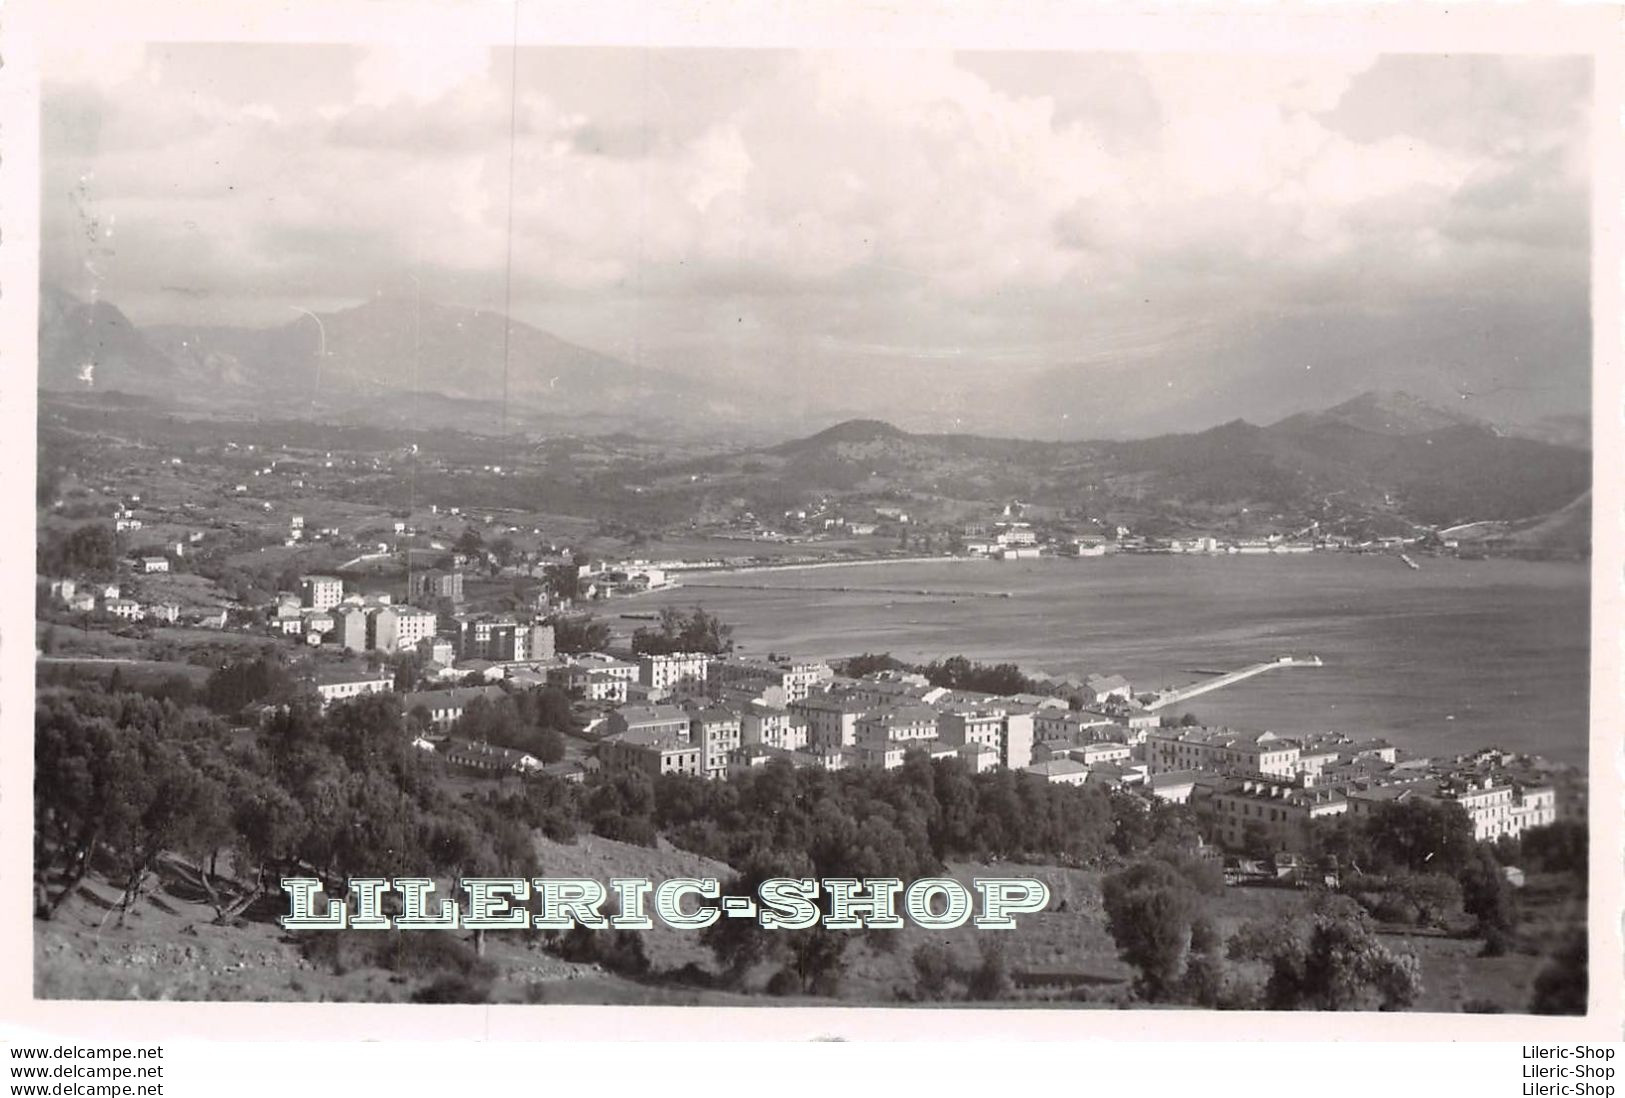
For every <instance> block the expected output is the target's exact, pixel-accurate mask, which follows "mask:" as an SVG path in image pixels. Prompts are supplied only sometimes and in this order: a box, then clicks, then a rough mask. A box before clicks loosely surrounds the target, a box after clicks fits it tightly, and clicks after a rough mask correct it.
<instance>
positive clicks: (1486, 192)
mask: <svg viewBox="0 0 1625 1098" xmlns="http://www.w3.org/2000/svg"><path fill="white" fill-rule="evenodd" d="M265 49H274V50H280V53H276V54H273V55H270V56H272V57H274V59H275V60H276V61H277V62H279V63H280V67H281V70H282V72H283V73H284V75H283V76H282V77H281V78H280V79H274V78H273V79H264V78H255V77H253V76H251V75H249V74H248V72H247V71H246V69H247V68H248V66H244V65H243V64H242V63H241V61H242V59H241V58H240V57H236V56H234V55H233V54H232V53H231V48H230V47H213V46H185V47H176V46H171V47H165V48H164V50H163V51H152V50H134V51H119V52H117V54H116V55H110V56H107V57H101V56H99V55H97V56H93V55H90V54H85V55H76V56H65V57H57V58H54V59H52V60H51V61H50V64H49V65H48V70H47V75H48V86H47V97H46V118H45V141H46V149H45V152H46V182H47V186H46V203H45V216H46V227H47V241H46V253H45V266H46V273H47V277H49V278H52V279H53V280H56V281H60V282H63V283H64V284H66V285H68V286H69V288H79V289H81V290H82V289H84V287H85V286H86V284H87V281H88V282H92V283H94V286H95V289H96V290H97V291H98V292H100V293H101V294H102V295H103V296H105V297H108V298H109V299H111V300H116V301H126V302H131V303H132V311H133V312H136V313H138V314H141V315H138V317H137V319H149V320H177V319H185V318H186V317H187V315H188V314H189V313H190V312H195V310H196V308H197V294H196V293H195V292H194V291H196V290H203V291H205V292H206V293H207V295H208V296H209V297H210V299H211V300H212V302H213V303H214V305H213V307H214V308H216V309H217V310H218V311H219V315H220V316H221V317H230V318H235V319H240V320H247V321H254V320H258V321H261V322H273V321H280V320H282V319H284V317H283V316H282V315H281V314H282V313H283V312H284V311H285V309H284V304H283V303H284V302H285V300H286V298H287V296H288V295H290V294H304V295H308V296H310V297H312V298H313V299H315V298H319V299H322V300H333V301H342V300H345V299H350V300H359V299H362V298H365V297H367V296H370V295H371V294H373V293H375V292H379V291H380V290H399V289H401V288H402V287H403V280H404V279H407V278H410V279H412V280H413V281H414V284H416V285H419V286H421V287H422V288H423V289H424V290H425V292H431V291H432V292H434V293H436V294H437V295H439V296H445V297H448V298H450V299H453V300H456V299H458V298H461V299H464V303H467V304H477V305H491V304H494V303H495V301H496V300H499V297H498V291H499V289H500V275H501V272H502V270H503V269H504V264H505V256H506V252H507V247H508V242H509V238H508V225H509V220H510V216H511V220H512V225H513V238H512V239H513V250H514V257H515V260H514V277H515V283H514V288H513V289H514V299H515V308H516V311H518V312H520V313H521V315H525V316H527V317H529V318H531V319H534V320H537V321H538V322H541V323H545V324H547V325H548V326H550V327H553V328H554V329H555V330H557V331H559V332H560V334H563V335H565V336H566V337H567V338H572V339H576V340H578V341H581V342H585V343H588V344H591V345H593V346H596V347H600V348H602V349H605V350H609V351H611V352H625V351H626V350H627V349H628V347H629V346H635V347H636V348H637V352H636V353H637V354H639V355H641V356H643V357H645V358H647V359H650V360H652V361H659V362H663V363H665V364H668V365H672V366H674V367H676V368H696V369H697V368H701V367H702V366H706V364H711V365H712V366H714V364H715V363H716V362H718V361H720V360H728V361H731V362H735V363H738V364H739V369H741V370H744V371H749V370H755V371H756V372H757V373H772V372H774V371H780V372H783V371H787V370H798V371H826V372H830V373H832V375H841V374H842V371H848V372H852V371H856V372H858V373H859V374H872V373H873V371H874V369H875V367H876V364H877V363H879V364H881V365H885V364H888V363H889V364H891V365H905V366H907V367H908V368H910V369H914V368H932V369H942V370H946V369H953V368H955V367H954V365H953V364H955V363H966V362H970V363H975V362H980V363H983V364H985V365H986V366H987V367H988V368H989V369H993V368H995V367H997V368H998V369H1009V368H1012V367H1013V365H1019V364H1023V363H1025V364H1027V365H1029V366H1031V367H1032V368H1034V369H1040V368H1045V367H1053V366H1059V365H1065V364H1074V365H1076V366H1077V367H1078V368H1080V369H1087V368H1089V364H1090V363H1098V362H1101V361H1104V360H1107V359H1112V360H1115V361H1119V362H1120V361H1122V360H1123V358H1124V356H1125V355H1127V356H1129V357H1132V356H1134V355H1136V354H1143V355H1147V356H1151V355H1156V354H1159V353H1165V352H1167V351H1168V349H1169V348H1177V347H1181V346H1186V345H1190V344H1192V343H1193V340H1194V345H1195V346H1198V347H1201V346H1212V345H1213V344H1212V340H1213V339H1215V338H1218V337H1215V336H1213V335H1212V333H1214V332H1223V331H1225V330H1242V329H1249V326H1256V325H1257V324H1258V323H1259V317H1260V316H1261V315H1265V316H1268V315H1276V314H1279V315H1281V316H1299V315H1302V314H1304V313H1312V312H1314V311H1316V310H1321V309H1326V308H1341V309H1343V310H1345V311H1352V312H1363V313H1367V314H1370V315H1383V314H1387V313H1392V312H1394V311H1396V310H1399V311H1403V310H1404V309H1406V308H1407V307H1408V303H1409V302H1413V301H1417V300H1422V299H1426V301H1427V302H1428V303H1429V306H1428V307H1429V309H1435V308H1436V307H1437V303H1438V302H1440V301H1457V302H1461V303H1467V304H1470V305H1471V306H1472V307H1474V308H1477V307H1480V306H1482V305H1484V304H1485V303H1491V304H1493V302H1495V301H1496V300H1498V299H1500V298H1506V297H1508V296H1509V295H1514V294H1516V295H1520V296H1519V300H1520V301H1521V302H1522V303H1523V304H1525V305H1527V304H1529V295H1530V294H1531V293H1533V294H1534V295H1535V297H1537V298H1539V299H1543V300H1551V301H1553V302H1556V303H1558V306H1560V307H1561V309H1562V310H1566V311H1565V312H1564V315H1571V314H1572V311H1573V307H1574V305H1575V302H1576V301H1579V302H1581V303H1583V301H1584V299H1585V292H1586V290H1585V280H1586V269H1587V258H1586V249H1587V243H1588V239H1589V236H1588V227H1587V220H1586V219H1587V213H1586V205H1587V200H1588V199H1587V196H1588V179H1587V168H1586V165H1587V164H1588V162H1589V150H1588V148H1587V144H1586V132H1587V126H1588V119H1587V113H1586V112H1587V107H1586V104H1587V98H1588V93H1589V88H1590V72H1589V68H1588V67H1587V65H1586V64H1585V63H1584V62H1582V61H1576V60H1573V59H1562V58H1556V59H1552V58H1547V59H1538V60H1527V59H1508V58H1489V57H1472V58H1454V57H1451V58H1446V57H1403V58H1395V57H1365V56H1342V55H1317V56H1313V57H1290V56H1277V55H1271V56H1260V57H1237V56H1190V55H1177V56H1176V55H1166V56H1164V55H1143V56H1142V55H1126V54H1112V55H1091V54H1083V53H1075V54H1062V53H1040V54H1031V55H1018V54H978V53H958V54H955V53H948V52H925V51H878V50H877V51H838V52H816V53H807V54H791V53H781V52H774V51H742V52H737V53H728V52H717V51H708V52H705V53H703V54H697V53H685V52H684V51H666V52H642V51H630V50H623V51H602V50H563V49H560V50H542V49H534V50H523V51H521V52H520V54H519V56H518V59H517V63H518V66H519V68H518V74H517V86H518V94H519V98H518V100H517V103H511V102H510V99H509V82H510V80H511V79H512V78H513V76H514V70H513V69H512V68H510V64H511V59H510V57H509V56H508V54H507V53H506V52H505V51H500V50H498V51H492V50H489V49H488V48H486V47H483V46H468V47H458V46H452V45H450V44H448V43H446V42H443V41H439V40H436V41H432V42H427V41H414V40H411V39H409V38H405V37H402V38H401V39H400V40H398V41H393V42H390V43H388V44H387V45H385V46H384V47H382V48H377V49H353V48H333V47H294V46H288V47H265ZM258 60H260V61H262V62H263V61H264V60H265V55H262V56H261V57H260V58H258ZM277 67H278V66H277V65H272V66H271V69H272V71H275V70H276V68H277ZM254 68H255V70H256V71H258V70H260V69H263V68H265V66H264V65H263V64H261V65H256V66H254ZM510 110H512V111H513V116H512V118H510ZM510 125H511V126H512V127H513V132H514V133H516V134H517V139H516V142H515V143H514V144H513V145H512V146H511V147H510V143H509V134H510ZM510 158H511V163H512V175H511V180H512V182H511V186H512V198H511V212H510V194H509V188H510ZM91 223H94V224H95V226H96V227H97V231H100V229H102V228H105V227H106V225H107V224H110V223H116V225H117V231H116V233H115V234H114V236H113V237H112V238H111V240H109V239H107V238H103V237H98V238H97V239H96V240H95V242H94V244H92V243H91V242H90V237H89V236H88V235H87V233H89V232H90V231H91V230H90V228H89V226H90V224H91ZM93 252H94V253H95V254H94V256H92V254H91V253H93ZM163 287H177V288H181V289H184V290H187V291H188V292H185V293H175V294H172V295H169V296H167V297H166V295H165V294H164V292H162V288H163ZM134 303H139V306H138V307H136V305H135V304H134ZM1558 306H1554V308H1556V307H1558ZM747 315H748V316H749V318H750V323H746V322H745V318H746V316H747ZM1430 315H1431V314H1430ZM1249 330H1250V329H1249ZM1193 332H1197V333H1201V334H1200V335H1199V336H1197V337H1193V336H1192V333H1193ZM1266 342H1268V341H1257V340H1255V341H1254V345H1263V344H1264V343H1266ZM791 346H794V348H795V350H794V353H793V354H787V353H786V348H788V347H791ZM1272 353H1273V352H1272ZM922 364H923V365H922ZM1257 365H1258V364H1257V363H1249V364H1248V365H1247V368H1248V369H1249V370H1253V369H1255V368H1256V367H1257ZM707 368H710V367H707ZM1193 368H1195V367H1193ZM1211 368H1213V369H1222V368H1223V367H1222V366H1214V367H1211Z"/></svg>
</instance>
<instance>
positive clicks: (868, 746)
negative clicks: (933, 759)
mask: <svg viewBox="0 0 1625 1098" xmlns="http://www.w3.org/2000/svg"><path fill="white" fill-rule="evenodd" d="M915 742H917V743H918V742H925V741H915ZM907 746H908V745H907V744H905V743H903V742H902V741H901V740H860V741H859V742H858V744H857V745H856V746H855V747H849V748H847V749H846V750H845V752H844V754H845V755H846V756H847V757H848V758H849V759H850V761H851V764H852V765H854V766H858V767H862V768H864V769H866V770H895V769H897V768H898V767H899V766H902V765H903V755H904V753H905V751H906V749H907Z"/></svg>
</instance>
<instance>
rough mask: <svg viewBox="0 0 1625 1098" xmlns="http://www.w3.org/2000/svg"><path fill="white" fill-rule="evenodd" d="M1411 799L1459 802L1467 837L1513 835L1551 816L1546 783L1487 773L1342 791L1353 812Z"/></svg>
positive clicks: (1553, 808)
mask: <svg viewBox="0 0 1625 1098" xmlns="http://www.w3.org/2000/svg"><path fill="white" fill-rule="evenodd" d="M1413 798H1418V799H1422V800H1428V801H1434V802H1437V803H1441V804H1457V805H1460V806H1461V808H1462V810H1463V811H1464V812H1466V813H1467V818H1468V820H1469V821H1471V823H1472V825H1473V837H1474V838H1476V839H1479V840H1481V841H1490V840H1494V839H1499V838H1501V837H1502V836H1516V835H1518V834H1520V833H1521V832H1522V831H1523V830H1524V829H1525V828H1528V827H1540V826H1542V825H1544V824H1549V823H1551V822H1553V821H1554V820H1556V819H1557V793H1556V791H1555V790H1554V789H1552V788H1551V787H1550V786H1544V785H1541V786H1519V785H1516V784H1514V783H1512V782H1508V781H1505V780H1500V779H1496V778H1493V777H1480V776H1476V775H1475V776H1471V777H1455V776H1448V777H1443V778H1420V779H1412V780H1408V781H1391V782H1389V783H1387V784H1385V785H1373V786H1370V787H1368V788H1364V789H1351V790H1350V791H1349V793H1348V799H1349V810H1350V812H1351V813H1352V814H1354V815H1356V816H1368V815H1370V814H1372V813H1374V812H1376V811H1378V809H1379V808H1380V806H1382V805H1383V804H1403V803H1404V802H1405V801H1407V800H1410V799H1413Z"/></svg>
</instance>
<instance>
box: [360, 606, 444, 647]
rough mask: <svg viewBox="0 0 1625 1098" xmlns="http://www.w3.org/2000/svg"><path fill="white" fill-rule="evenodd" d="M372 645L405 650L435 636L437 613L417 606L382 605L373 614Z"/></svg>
mask: <svg viewBox="0 0 1625 1098" xmlns="http://www.w3.org/2000/svg"><path fill="white" fill-rule="evenodd" d="M371 624H372V636H371V637H370V640H371V642H372V643H371V647H373V648H378V649H381V650H383V651H385V652H404V651H406V650H407V649H410V648H416V647H417V645H418V642H419V641H422V640H425V639H427V638H429V637H433V636H434V630H435V615H434V613H433V612H432V611H429V610H420V609H418V608H417V607H415V606H381V607H379V608H378V612H377V613H375V614H373V615H372V621H371Z"/></svg>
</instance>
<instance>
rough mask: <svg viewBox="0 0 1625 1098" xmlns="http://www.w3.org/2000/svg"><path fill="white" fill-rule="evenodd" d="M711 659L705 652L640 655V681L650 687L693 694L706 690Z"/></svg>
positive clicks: (678, 693) (676, 692) (681, 693)
mask: <svg viewBox="0 0 1625 1098" xmlns="http://www.w3.org/2000/svg"><path fill="white" fill-rule="evenodd" d="M711 662H712V659H711V657H710V656H708V655H706V654H705V653H704V652H670V653H665V654H662V655H650V654H647V653H646V654H644V655H641V656H639V657H638V682H640V683H642V684H643V685H644V686H647V687H649V688H650V689H651V690H669V691H671V692H672V693H673V694H677V695H683V696H694V695H698V694H702V693H704V692H705V684H706V679H707V677H708V674H709V671H708V669H709V667H710V665H711Z"/></svg>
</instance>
